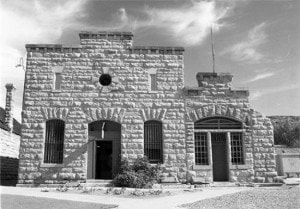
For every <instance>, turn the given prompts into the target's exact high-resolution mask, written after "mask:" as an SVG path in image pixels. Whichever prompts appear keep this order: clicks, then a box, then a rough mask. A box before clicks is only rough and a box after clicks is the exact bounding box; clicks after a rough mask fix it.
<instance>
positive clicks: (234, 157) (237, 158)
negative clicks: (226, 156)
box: [231, 132, 244, 165]
mask: <svg viewBox="0 0 300 209" xmlns="http://www.w3.org/2000/svg"><path fill="white" fill-rule="evenodd" d="M231 163H232V164H234V165H240V164H244V154H243V137H242V133H239V132H233V133H231Z"/></svg>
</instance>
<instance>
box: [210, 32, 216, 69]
mask: <svg viewBox="0 0 300 209" xmlns="http://www.w3.org/2000/svg"><path fill="white" fill-rule="evenodd" d="M210 42H211V54H212V61H213V73H215V53H214V43H213V37H212V26H211V27H210Z"/></svg>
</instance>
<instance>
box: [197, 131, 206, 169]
mask: <svg viewBox="0 0 300 209" xmlns="http://www.w3.org/2000/svg"><path fill="white" fill-rule="evenodd" d="M195 158H196V165H208V147H207V133H201V132H196V133H195Z"/></svg>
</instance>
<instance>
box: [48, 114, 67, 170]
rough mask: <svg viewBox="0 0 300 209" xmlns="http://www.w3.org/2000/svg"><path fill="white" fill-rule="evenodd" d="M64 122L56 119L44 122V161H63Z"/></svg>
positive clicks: (59, 162) (58, 162)
mask: <svg viewBox="0 0 300 209" xmlns="http://www.w3.org/2000/svg"><path fill="white" fill-rule="evenodd" d="M64 131H65V122H64V121H62V120H58V119H53V120H49V121H47V122H46V139H45V152H44V163H55V164H61V163H63V149H64Z"/></svg>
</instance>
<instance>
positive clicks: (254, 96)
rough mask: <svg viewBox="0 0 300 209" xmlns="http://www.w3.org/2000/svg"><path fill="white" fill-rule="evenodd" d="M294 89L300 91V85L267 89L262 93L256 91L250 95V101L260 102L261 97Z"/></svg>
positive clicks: (261, 91)
mask: <svg viewBox="0 0 300 209" xmlns="http://www.w3.org/2000/svg"><path fill="white" fill-rule="evenodd" d="M293 89H300V84H298V83H296V84H291V85H287V86H278V87H272V88H266V89H264V90H260V91H254V92H253V93H251V94H250V99H251V100H258V99H259V98H260V97H262V96H264V95H268V94H274V93H279V92H285V91H289V90H293Z"/></svg>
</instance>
